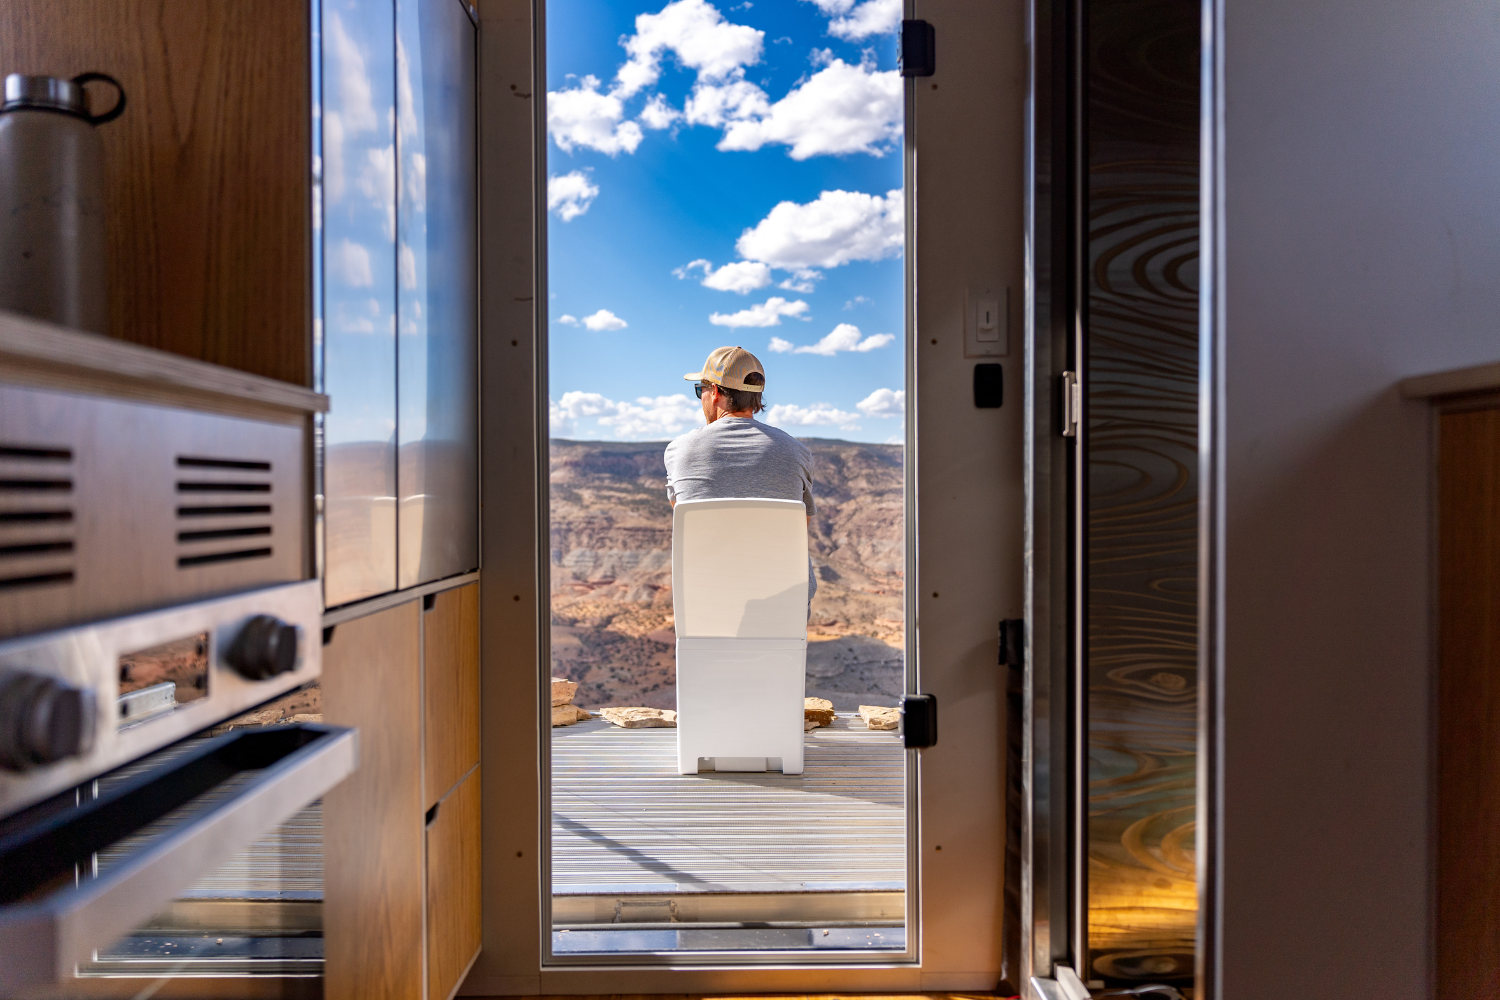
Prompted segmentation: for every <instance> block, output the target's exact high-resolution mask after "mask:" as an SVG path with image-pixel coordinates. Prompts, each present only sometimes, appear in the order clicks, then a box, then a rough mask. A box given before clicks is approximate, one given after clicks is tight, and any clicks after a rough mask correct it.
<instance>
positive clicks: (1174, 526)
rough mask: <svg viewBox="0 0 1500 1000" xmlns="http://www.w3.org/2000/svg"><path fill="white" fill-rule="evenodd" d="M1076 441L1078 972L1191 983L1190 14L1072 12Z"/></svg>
mask: <svg viewBox="0 0 1500 1000" xmlns="http://www.w3.org/2000/svg"><path fill="white" fill-rule="evenodd" d="M1084 11H1085V18H1086V24H1085V31H1084V36H1083V37H1084V42H1083V46H1084V47H1083V51H1084V53H1085V54H1086V60H1087V61H1086V71H1085V79H1086V94H1087V96H1086V105H1085V107H1086V111H1085V116H1084V121H1085V127H1084V137H1085V139H1084V163H1085V165H1086V180H1085V182H1084V185H1083V189H1084V197H1085V204H1086V211H1085V212H1084V214H1083V218H1084V219H1085V220H1086V222H1085V224H1084V225H1085V227H1086V228H1085V229H1084V232H1085V234H1086V250H1085V252H1084V260H1085V261H1086V262H1087V268H1086V277H1085V279H1084V283H1083V289H1084V296H1085V303H1084V304H1085V309H1084V315H1085V317H1086V319H1085V322H1084V325H1083V344H1082V352H1081V354H1082V371H1081V373H1080V378H1081V382H1082V385H1083V391H1084V408H1083V414H1084V420H1083V426H1082V427H1081V429H1080V441H1081V443H1082V448H1083V459H1082V463H1081V470H1082V484H1081V490H1080V495H1081V504H1082V508H1083V512H1082V517H1081V519H1080V525H1081V528H1082V531H1083V539H1082V560H1081V565H1082V568H1083V578H1082V588H1081V590H1082V593H1081V595H1080V597H1081V601H1082V611H1081V614H1080V616H1079V618H1080V620H1081V622H1082V623H1083V628H1084V633H1083V635H1084V640H1083V649H1082V650H1081V652H1082V683H1081V685H1080V691H1081V692H1082V695H1083V698H1084V702H1085V704H1084V706H1083V719H1084V732H1085V734H1086V736H1085V739H1086V755H1087V764H1086V768H1085V780H1086V789H1087V790H1086V793H1085V795H1086V798H1085V804H1084V807H1085V814H1086V818H1085V821H1084V839H1085V854H1086V863H1085V864H1084V865H1083V866H1082V871H1083V872H1084V881H1085V884H1086V889H1085V895H1084V899H1085V901H1086V918H1085V925H1086V932H1085V933H1086V939H1085V941H1086V955H1087V957H1086V959H1084V961H1083V963H1082V964H1083V965H1084V968H1083V969H1080V970H1079V971H1080V973H1081V974H1082V978H1084V979H1086V980H1093V981H1094V982H1096V983H1098V984H1103V985H1106V986H1109V987H1128V986H1136V985H1140V984H1142V983H1145V982H1153V983H1171V984H1176V985H1178V986H1180V987H1182V988H1184V989H1188V990H1189V992H1191V991H1190V989H1189V988H1190V987H1191V986H1192V983H1193V968H1194V953H1195V945H1194V941H1195V936H1196V933H1197V925H1198V895H1197V879H1196V872H1197V860H1196V853H1197V852H1196V845H1195V834H1196V825H1195V819H1196V800H1197V780H1198V779H1197V767H1198V761H1197V740H1198V663H1197V647H1198V617H1197V603H1198V596H1197V589H1198V565H1197V554H1198V170H1199V165H1198V116H1199V101H1198V87H1199V83H1198V79H1199V62H1198V53H1199V30H1200V28H1199V7H1198V4H1196V3H1193V2H1190V0H1189V2H1184V0H1088V2H1087V3H1086V4H1085V5H1084Z"/></svg>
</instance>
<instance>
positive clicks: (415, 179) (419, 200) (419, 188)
mask: <svg viewBox="0 0 1500 1000" xmlns="http://www.w3.org/2000/svg"><path fill="white" fill-rule="evenodd" d="M403 176H404V177H405V178H406V197H407V198H408V199H409V200H410V201H411V203H412V205H413V206H414V207H415V208H416V210H417V211H419V212H420V211H423V210H425V209H426V208H427V156H426V155H425V154H423V153H412V154H411V155H410V156H408V157H407V158H406V173H405V174H404V175H403Z"/></svg>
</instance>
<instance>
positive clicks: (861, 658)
mask: <svg viewBox="0 0 1500 1000" xmlns="http://www.w3.org/2000/svg"><path fill="white" fill-rule="evenodd" d="M803 444H805V445H807V447H808V448H809V449H811V450H812V453H813V457H814V459H815V460H816V465H815V467H814V471H813V489H814V492H815V494H816V497H817V504H818V513H817V515H816V516H815V517H814V518H813V520H812V525H811V528H810V533H809V537H808V550H809V554H810V555H811V557H812V561H813V568H814V571H815V572H816V573H817V576H818V595H817V597H816V598H814V600H813V604H812V617H811V619H810V621H809V623H808V639H809V640H811V641H810V643H809V647H808V657H807V693H808V695H809V696H816V697H821V698H827V699H829V700H830V701H832V702H833V703H834V707H835V708H837V709H839V710H840V711H849V710H853V709H854V708H856V707H857V706H858V705H861V704H879V705H894V704H896V703H897V702H898V701H899V700H900V697H901V694H902V692H903V690H904V682H903V674H902V664H903V659H904V655H903V648H904V645H903V644H904V642H905V638H904V635H905V629H904V624H903V615H902V603H903V596H902V594H903V578H904V572H903V561H904V533H903V528H902V502H901V486H902V464H903V463H902V451H903V449H902V447H901V446H900V445H882V444H860V443H856V442H851V441H831V440H822V439H818V438H808V439H803ZM665 448H666V442H665V441H652V442H644V443H634V442H631V443H623V442H612V441H564V440H554V441H552V442H551V453H550V481H551V567H552V663H553V671H552V673H553V676H555V677H566V678H568V679H569V680H574V681H577V682H578V684H579V688H578V693H577V695H576V696H575V699H574V700H575V702H576V703H577V704H579V705H581V706H583V707H585V708H600V707H603V706H606V705H620V706H626V705H645V706H650V707H654V708H672V707H673V706H674V704H675V700H676V690H675V668H674V658H673V645H674V643H675V642H676V636H675V634H674V633H673V631H672V510H671V507H670V505H669V504H668V503H667V495H666V469H665V467H664V466H663V465H662V452H663V450H664V449H665Z"/></svg>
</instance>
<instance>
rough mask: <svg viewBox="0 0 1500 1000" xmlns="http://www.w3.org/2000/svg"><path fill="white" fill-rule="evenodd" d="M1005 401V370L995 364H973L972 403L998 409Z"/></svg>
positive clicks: (981, 406) (985, 408)
mask: <svg viewBox="0 0 1500 1000" xmlns="http://www.w3.org/2000/svg"><path fill="white" fill-rule="evenodd" d="M1004 402H1005V372H1004V370H1003V369H1002V368H1001V367H1000V366H999V365H995V364H985V365H975V366H974V405H975V406H977V407H979V408H980V409H981V410H998V409H999V408H1000V406H1001V404H1003V403H1004Z"/></svg>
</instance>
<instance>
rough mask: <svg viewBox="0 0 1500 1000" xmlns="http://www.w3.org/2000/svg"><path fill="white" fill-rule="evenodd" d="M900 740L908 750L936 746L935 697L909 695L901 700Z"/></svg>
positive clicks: (929, 695) (930, 695)
mask: <svg viewBox="0 0 1500 1000" xmlns="http://www.w3.org/2000/svg"><path fill="white" fill-rule="evenodd" d="M901 740H902V742H903V743H905V744H906V749H908V750H922V749H925V748H927V747H931V746H937V695H932V694H909V695H907V696H906V697H905V698H903V699H901Z"/></svg>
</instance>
